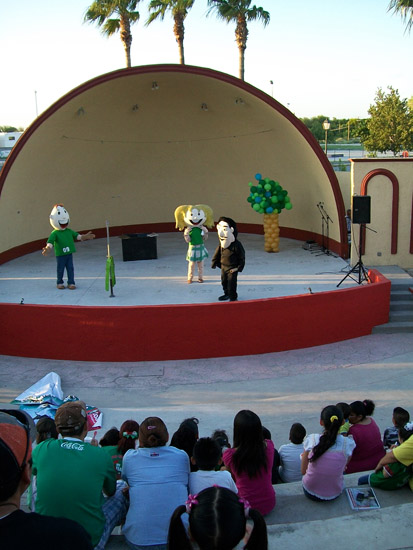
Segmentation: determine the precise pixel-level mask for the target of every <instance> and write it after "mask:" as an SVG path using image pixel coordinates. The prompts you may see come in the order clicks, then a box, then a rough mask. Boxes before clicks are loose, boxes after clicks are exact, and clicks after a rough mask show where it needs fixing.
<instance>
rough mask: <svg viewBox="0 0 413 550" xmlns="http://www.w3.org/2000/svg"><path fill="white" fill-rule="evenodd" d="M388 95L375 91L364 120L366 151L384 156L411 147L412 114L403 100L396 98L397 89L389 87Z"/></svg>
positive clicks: (412, 141) (412, 133) (412, 142)
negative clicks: (383, 154) (373, 101)
mask: <svg viewBox="0 0 413 550" xmlns="http://www.w3.org/2000/svg"><path fill="white" fill-rule="evenodd" d="M387 89H388V93H386V92H384V91H383V90H382V89H381V88H379V89H378V90H377V93H376V97H375V101H376V103H375V104H374V105H371V106H370V109H369V111H368V112H369V114H370V119H368V120H367V129H368V136H367V137H366V138H365V139H364V140H363V143H364V146H365V147H366V149H367V150H368V151H371V152H376V151H379V152H380V153H384V152H386V151H392V153H393V154H394V155H397V154H398V153H399V152H400V151H401V150H403V149H407V150H411V149H412V148H413V113H412V112H411V111H410V109H409V106H408V104H407V99H400V96H399V92H398V90H395V89H394V88H392V87H391V86H389V87H388V88H387Z"/></svg>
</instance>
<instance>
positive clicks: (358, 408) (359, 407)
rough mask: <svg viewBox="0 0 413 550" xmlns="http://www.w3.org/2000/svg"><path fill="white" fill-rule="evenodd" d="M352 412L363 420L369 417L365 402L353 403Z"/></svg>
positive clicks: (351, 404)
mask: <svg viewBox="0 0 413 550" xmlns="http://www.w3.org/2000/svg"><path fill="white" fill-rule="evenodd" d="M350 412H351V413H353V414H355V415H356V416H361V417H362V418H365V417H366V416H367V411H366V406H365V405H364V403H363V401H353V403H350Z"/></svg>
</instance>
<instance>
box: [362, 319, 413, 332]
mask: <svg viewBox="0 0 413 550" xmlns="http://www.w3.org/2000/svg"><path fill="white" fill-rule="evenodd" d="M371 332H372V334H395V333H398V332H404V333H406V332H412V333H413V322H411V321H400V322H390V323H386V324H385V325H377V326H376V327H373V330H372V331H371Z"/></svg>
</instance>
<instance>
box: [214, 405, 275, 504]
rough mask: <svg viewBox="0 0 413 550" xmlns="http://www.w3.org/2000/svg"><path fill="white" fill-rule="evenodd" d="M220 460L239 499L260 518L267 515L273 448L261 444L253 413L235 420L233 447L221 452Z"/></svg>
mask: <svg viewBox="0 0 413 550" xmlns="http://www.w3.org/2000/svg"><path fill="white" fill-rule="evenodd" d="M223 460H224V464H225V466H226V468H227V470H229V471H230V472H231V475H232V477H233V478H234V481H235V483H236V485H237V487H238V492H239V495H240V496H241V497H242V498H244V499H246V500H248V501H249V502H250V503H251V506H252V507H253V508H255V509H256V510H258V511H259V512H261V514H263V515H265V514H269V513H270V512H271V510H272V509H273V508H274V506H275V491H274V488H273V486H272V481H271V475H272V465H273V461H274V444H273V442H272V441H271V440H269V439H266V440H264V436H263V433H262V424H261V420H260V418H259V417H258V416H257V415H256V414H255V413H254V412H252V411H248V410H242V411H239V412H238V413H237V415H236V416H235V418H234V447H233V448H232V449H227V450H226V451H225V452H224V454H223Z"/></svg>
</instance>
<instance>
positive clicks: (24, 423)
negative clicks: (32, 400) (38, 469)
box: [0, 410, 93, 550]
mask: <svg viewBox="0 0 413 550" xmlns="http://www.w3.org/2000/svg"><path fill="white" fill-rule="evenodd" d="M32 435H33V436H34V434H32ZM31 437H32V436H31V434H30V424H29V420H28V418H27V416H26V415H25V414H24V413H23V412H22V411H18V410H2V411H0V541H1V548H4V550H26V549H28V548H29V549H30V550H55V548H56V547H57V546H58V547H59V549H61V550H73V549H76V550H92V548H93V547H92V543H91V540H90V536H89V535H88V533H87V532H86V531H85V530H84V529H83V527H81V526H80V525H79V524H78V523H76V522H75V521H72V520H70V519H64V518H55V517H50V516H41V515H39V514H36V513H34V512H32V513H25V512H23V511H22V510H20V500H21V496H22V494H23V493H24V491H25V490H26V488H27V487H28V485H29V483H30V474H31V454H32V441H31Z"/></svg>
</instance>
